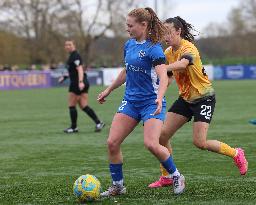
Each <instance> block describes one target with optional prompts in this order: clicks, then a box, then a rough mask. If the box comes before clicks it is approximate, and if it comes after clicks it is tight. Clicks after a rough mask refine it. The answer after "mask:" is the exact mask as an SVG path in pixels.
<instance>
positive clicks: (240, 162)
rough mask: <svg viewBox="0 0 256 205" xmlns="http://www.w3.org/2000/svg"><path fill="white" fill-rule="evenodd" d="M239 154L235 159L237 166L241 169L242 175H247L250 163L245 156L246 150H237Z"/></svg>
mask: <svg viewBox="0 0 256 205" xmlns="http://www.w3.org/2000/svg"><path fill="white" fill-rule="evenodd" d="M236 151H237V154H236V156H235V157H234V158H233V159H234V162H235V164H236V166H237V167H238V169H239V172H240V174H241V175H245V174H246V173H247V170H248V162H247V160H246V158H245V155H244V150H243V149H241V148H236Z"/></svg>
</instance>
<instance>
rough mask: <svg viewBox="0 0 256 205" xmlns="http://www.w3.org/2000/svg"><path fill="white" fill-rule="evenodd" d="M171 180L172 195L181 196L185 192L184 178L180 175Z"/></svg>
mask: <svg viewBox="0 0 256 205" xmlns="http://www.w3.org/2000/svg"><path fill="white" fill-rule="evenodd" d="M172 179H173V192H174V194H182V193H183V192H184V191H185V177H184V176H183V175H182V174H181V175H180V176H173V178H172Z"/></svg>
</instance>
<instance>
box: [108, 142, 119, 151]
mask: <svg viewBox="0 0 256 205" xmlns="http://www.w3.org/2000/svg"><path fill="white" fill-rule="evenodd" d="M107 145H108V150H109V152H110V153H115V152H116V151H117V150H118V149H119V146H120V145H119V144H118V143H116V141H115V140H112V139H111V138H109V139H108V140H107Z"/></svg>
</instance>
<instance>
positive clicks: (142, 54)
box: [139, 50, 146, 58]
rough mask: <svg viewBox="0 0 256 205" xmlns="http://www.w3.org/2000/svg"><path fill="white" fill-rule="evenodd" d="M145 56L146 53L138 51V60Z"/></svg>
mask: <svg viewBox="0 0 256 205" xmlns="http://www.w3.org/2000/svg"><path fill="white" fill-rule="evenodd" d="M145 55H146V52H145V51H143V50H140V51H139V57H140V58H142V57H144V56H145Z"/></svg>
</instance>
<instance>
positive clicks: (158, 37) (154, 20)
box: [145, 7, 166, 43]
mask: <svg viewBox="0 0 256 205" xmlns="http://www.w3.org/2000/svg"><path fill="white" fill-rule="evenodd" d="M145 9H146V10H147V11H148V12H149V13H150V16H151V19H150V22H149V28H148V37H149V38H150V40H151V41H152V42H154V43H156V42H160V41H162V40H163V38H164V35H165V33H166V28H165V26H164V24H163V23H162V22H161V21H160V20H159V18H158V17H157V15H156V13H155V12H154V10H153V9H151V8H149V7H146V8H145Z"/></svg>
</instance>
